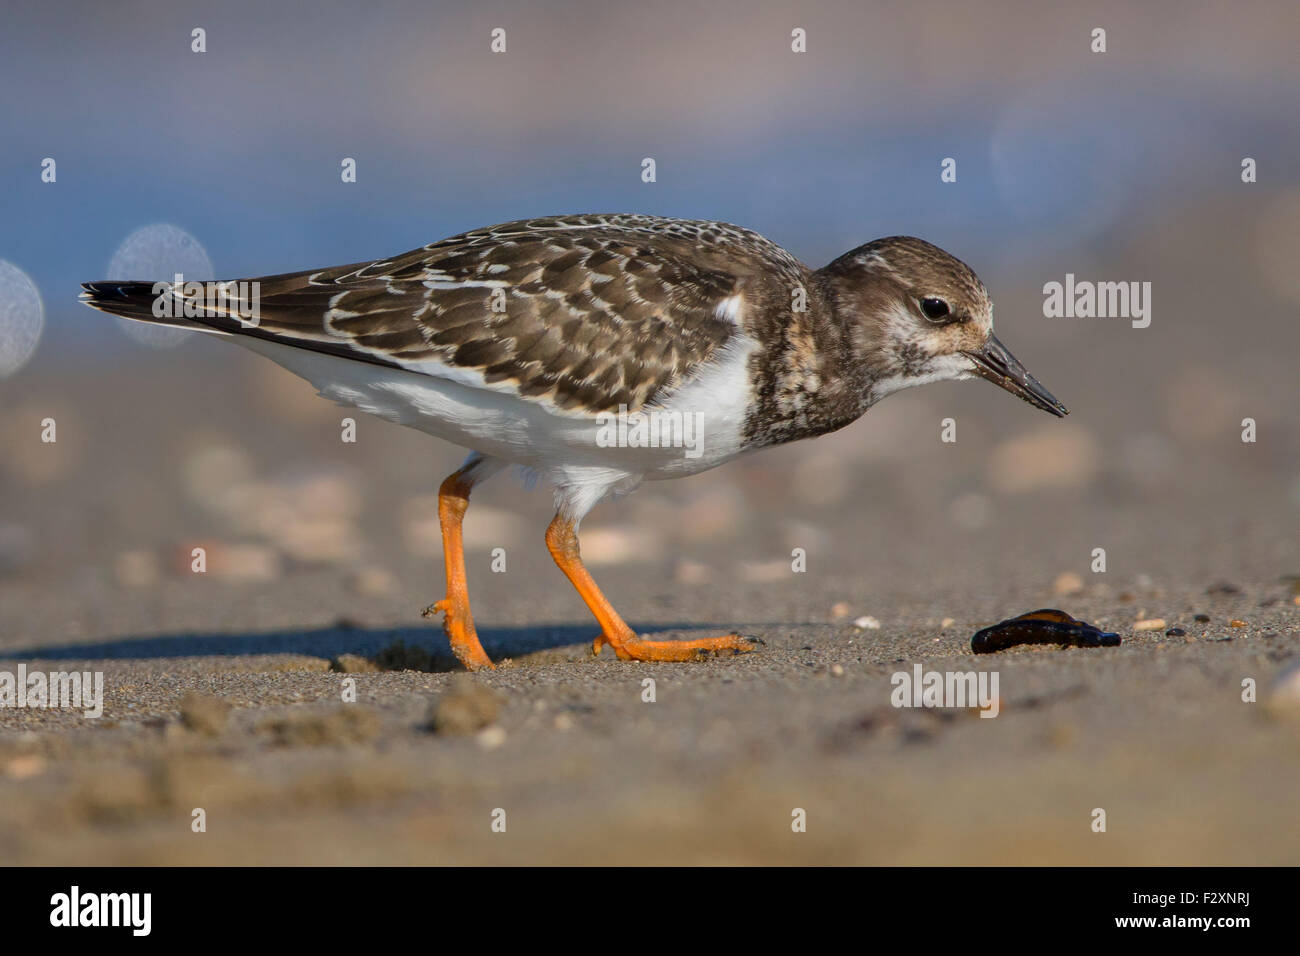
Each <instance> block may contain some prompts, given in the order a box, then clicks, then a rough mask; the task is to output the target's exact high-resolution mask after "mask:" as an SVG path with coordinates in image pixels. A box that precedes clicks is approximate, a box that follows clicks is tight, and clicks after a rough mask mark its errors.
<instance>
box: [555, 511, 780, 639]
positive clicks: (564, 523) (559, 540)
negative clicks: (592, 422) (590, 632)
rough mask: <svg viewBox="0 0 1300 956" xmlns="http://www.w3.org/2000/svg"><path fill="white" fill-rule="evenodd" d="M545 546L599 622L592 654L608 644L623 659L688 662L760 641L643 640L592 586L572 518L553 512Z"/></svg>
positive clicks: (727, 637)
mask: <svg viewBox="0 0 1300 956" xmlns="http://www.w3.org/2000/svg"><path fill="white" fill-rule="evenodd" d="M546 547H547V550H549V551H550V552H551V557H552V558H553V559H554V560H555V563H556V564H557V565H558V566H559V568H560V570H561V571H563V572H564V576H565V577H567V578H568V579H569V583H570V584H572V585H573V586H574V587H575V588H576V589H577V591H578V594H579V595H580V596H581V597H582V600H583V602H584V603H585V604H586V605H587V609H588V610H589V611H591V613H592V614H593V615H595V618H596V623H598V624H599V625H600V636H599V637H597V638H596V640H595V641H594V642H593V644H592V651H593V653H596V654H599V653H600V649H601V647H603V646H604V645H605V644H609V645H610V646H611V647H613V648H614V653H615V654H617V655H618V656H619V658H620V659H621V660H625V661H628V660H636V661H690V660H695V659H697V658H701V657H705V656H707V655H709V654H715V653H717V652H718V651H734V652H737V653H739V652H741V651H752V650H754V648H755V646H756V645H757V644H759V643H760V642H759V641H756V640H754V639H752V638H747V637H741V636H740V635H739V634H728V635H726V636H725V637H704V638H699V639H697V640H692V641H644V640H642V639H641V638H639V637H637V636H636V632H635V631H633V630H632V629H631V628H630V627H628V626H627V624H626V623H624V621H623V619H622V618H621V617H619V616H618V612H617V611H615V610H614V607H613V605H611V604H610V603H609V601H608V600H606V598H605V595H603V594H601V593H600V588H598V587H596V582H595V581H593V580H592V577H591V575H590V574H589V573H588V572H587V569H586V567H585V566H584V565H583V563H582V557H581V556H580V555H579V553H578V535H577V532H576V531H575V530H574V527H573V522H572V521H570V520H569V519H568V518H565V517H563V516H562V515H560V514H557V515H556V516H555V519H554V520H553V521H552V522H551V524H550V527H548V528H547V529H546Z"/></svg>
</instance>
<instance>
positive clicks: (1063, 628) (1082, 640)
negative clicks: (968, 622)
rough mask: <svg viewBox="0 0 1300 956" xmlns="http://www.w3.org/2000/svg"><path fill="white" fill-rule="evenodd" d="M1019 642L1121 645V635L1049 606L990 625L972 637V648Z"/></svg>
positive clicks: (983, 651) (984, 651) (989, 650)
mask: <svg viewBox="0 0 1300 956" xmlns="http://www.w3.org/2000/svg"><path fill="white" fill-rule="evenodd" d="M1017 644H1060V645H1061V646H1062V647H1118V646H1119V635H1118V634H1111V633H1109V632H1106V631H1102V630H1099V629H1097V628H1095V627H1093V626H1092V625H1091V624H1087V623H1085V622H1083V621H1076V620H1075V619H1074V618H1072V617H1070V615H1068V614H1066V613H1065V612H1064V611H1058V610H1056V608H1051V607H1045V608H1040V609H1039V610H1037V611H1030V612H1029V613H1028V614H1021V615H1020V616H1019V617H1013V618H1009V619H1008V620H1005V621H1002V622H1000V623H998V624H994V625H993V626H992V627H986V628H984V630H982V631H980V632H979V633H978V634H976V635H975V636H974V637H972V638H971V639H970V649H971V650H972V651H974V652H975V653H976V654H992V653H993V652H994V651H1005V650H1006V649H1007V648H1008V647H1015V646H1016V645H1017Z"/></svg>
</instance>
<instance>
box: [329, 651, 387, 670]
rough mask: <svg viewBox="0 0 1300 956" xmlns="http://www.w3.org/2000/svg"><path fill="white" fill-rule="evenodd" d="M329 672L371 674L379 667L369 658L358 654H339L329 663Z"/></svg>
mask: <svg viewBox="0 0 1300 956" xmlns="http://www.w3.org/2000/svg"><path fill="white" fill-rule="evenodd" d="M330 670H332V671H339V672H341V673H344V674H373V673H375V672H376V671H378V670H379V667H378V665H376V664H375V662H374V661H372V660H371V659H370V658H368V657H362V656H361V655H360V654H340V655H339V656H338V657H336V658H334V660H332V661H330Z"/></svg>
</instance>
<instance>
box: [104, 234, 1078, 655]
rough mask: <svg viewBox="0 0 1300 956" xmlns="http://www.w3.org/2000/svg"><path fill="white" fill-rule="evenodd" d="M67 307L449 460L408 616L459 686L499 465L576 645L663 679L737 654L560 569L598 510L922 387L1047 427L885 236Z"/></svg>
mask: <svg viewBox="0 0 1300 956" xmlns="http://www.w3.org/2000/svg"><path fill="white" fill-rule="evenodd" d="M83 288H84V289H85V293H84V294H83V295H82V298H83V299H84V300H85V301H86V302H87V304H89V305H91V306H94V307H95V308H98V309H102V310H104V311H105V312H110V313H113V314H114V315H119V316H124V317H127V318H131V319H139V320H141V321H144V322H161V323H164V324H168V325H177V326H182V327H185V328H190V329H194V330H197V331H204V332H211V333H216V334H218V335H220V336H222V337H223V338H227V339H229V340H231V341H234V342H238V343H240V344H241V345H245V346H247V347H249V348H251V349H253V350H254V351H257V352H261V353H262V354H263V355H266V356H268V357H269V358H271V359H273V360H274V361H276V362H278V363H279V364H281V365H283V366H284V367H286V368H288V369H289V370H290V371H292V372H295V373H296V374H298V375H301V376H302V377H304V378H306V379H308V380H309V381H310V382H311V383H312V384H313V385H315V386H316V388H317V389H318V390H319V392H320V394H321V395H323V396H324V397H326V398H329V399H332V400H334V401H335V402H337V403H339V404H341V405H348V406H354V407H356V408H359V409H362V410H364V411H367V412H370V413H373V414H375V415H379V416H381V417H383V418H386V419H389V420H390V421H395V422H399V423H401V424H403V425H410V426H412V427H414V428H418V429H420V430H421V431H425V432H428V433H429V434H432V435H436V436H438V437H440V438H444V439H446V440H448V441H451V442H454V443H455V444H457V445H461V446H464V447H466V448H469V449H471V450H472V451H471V453H470V455H469V457H468V459H466V461H465V463H464V464H463V465H462V466H461V468H460V469H459V470H457V471H456V472H455V473H453V474H452V475H450V476H449V477H448V478H447V479H446V480H445V481H443V483H442V485H441V487H440V489H439V497H438V514H439V519H440V521H441V526H442V539H443V555H444V562H445V565H446V577H447V594H446V597H444V598H443V599H442V600H441V601H438V602H437V603H436V604H435V605H433V606H432V607H431V608H430V609H429V612H438V611H440V612H443V613H444V614H445V618H444V622H443V626H444V629H445V630H446V633H447V637H448V638H449V640H450V641H451V647H452V650H453V651H454V652H455V653H456V656H457V657H458V658H459V659H460V660H461V661H462V662H463V663H464V665H465V666H466V667H468V668H470V669H477V668H481V667H491V666H492V662H491V661H490V660H489V659H488V656H487V655H486V654H485V653H484V652H483V648H482V646H481V645H480V644H479V639H478V635H477V634H476V633H475V629H474V620H473V617H472V616H471V613H470V604H469V593H468V588H467V584H466V577H465V559H464V553H463V547H462V539H461V522H462V520H463V518H464V516H465V511H466V508H467V506H468V503H469V495H470V491H471V489H472V488H473V487H474V486H475V485H477V484H478V483H479V482H480V481H483V480H484V479H485V478H487V477H489V476H490V475H492V474H493V473H495V472H497V471H499V470H500V469H501V468H503V467H505V466H506V465H508V464H516V465H521V466H524V467H525V468H527V469H530V470H531V471H532V472H535V473H536V474H537V475H539V476H540V477H541V478H542V479H543V480H544V481H546V482H547V483H548V484H550V485H552V486H553V487H554V488H555V498H556V515H555V518H554V520H552V521H551V524H550V526H549V527H548V528H547V531H546V545H547V548H548V549H549V550H550V553H551V557H552V558H554V560H555V563H556V564H557V565H559V567H560V570H561V571H563V572H564V574H565V575H566V576H567V577H568V579H569V581H570V582H571V583H572V584H573V586H574V587H575V588H576V589H577V591H578V593H579V595H581V597H582V599H583V601H584V602H586V605H587V607H588V608H589V609H590V611H591V613H592V614H593V615H594V616H595V618H596V621H597V623H598V624H599V625H600V630H601V633H600V636H599V637H597V638H596V640H595V643H594V650H595V651H596V652H597V653H599V651H600V649H601V647H602V645H604V644H606V643H608V644H610V645H611V646H612V647H613V648H614V651H615V653H616V654H617V655H618V656H619V657H620V658H623V659H635V660H654V661H681V660H688V659H691V658H693V657H696V656H698V655H701V654H705V653H709V652H716V651H724V650H731V651H745V650H750V649H752V648H753V646H754V643H755V642H754V641H753V640H752V639H749V638H744V637H741V636H740V635H737V634H728V635H726V636H724V637H709V638H702V639H697V640H686V641H648V640H643V639H642V638H640V637H638V636H637V635H636V633H634V632H633V631H632V629H631V628H629V627H628V626H627V624H626V623H624V621H623V619H622V618H621V617H620V616H619V615H618V613H617V612H616V611H615V610H614V608H613V606H612V605H611V604H610V603H609V601H608V600H606V598H605V596H604V595H603V594H602V593H601V591H600V590H599V589H598V588H597V587H596V583H595V582H594V581H593V580H592V578H591V575H590V574H588V572H587V569H586V568H585V567H584V566H583V564H582V560H581V558H580V557H579V551H578V525H579V523H580V522H581V520H582V518H583V516H584V515H585V514H587V512H588V511H589V510H590V509H591V508H592V506H593V505H595V504H596V502H597V501H599V500H600V499H601V498H603V497H605V496H606V495H607V494H609V493H611V492H623V491H628V490H630V489H631V488H633V487H635V486H636V485H637V484H638V483H640V482H641V481H642V480H643V479H662V478H676V477H680V476H683V475H691V474H696V473H698V472H701V471H705V470H707V469H709V468H714V467H716V466H718V465H720V464H722V463H723V462H726V461H730V460H731V459H732V458H735V457H736V456H737V455H740V454H743V453H745V452H750V451H756V450H758V449H760V448H765V447H767V446H769V445H778V444H782V443H784V442H790V441H795V440H796V439H800V438H810V437H813V436H815V435H821V434H824V433H826V432H830V431H834V430H835V429H838V428H842V427H844V426H845V425H848V424H849V423H850V422H852V421H854V420H855V419H857V418H858V417H859V416H860V415H862V413H863V412H865V411H866V410H867V409H868V408H870V407H871V406H872V405H873V404H875V403H876V402H878V401H879V400H880V399H881V398H883V397H884V396H886V395H888V394H890V393H891V392H896V391H898V390H899V389H902V388H905V387H907V386H909V385H920V384H922V383H925V382H935V381H941V380H944V379H960V378H969V377H970V376H972V375H979V376H981V377H983V378H986V379H988V380H989V381H991V382H994V383H996V384H997V385H999V386H1001V387H1002V388H1005V389H1006V390H1007V391H1009V392H1011V393H1012V394H1014V395H1018V396H1019V397H1020V398H1022V399H1024V400H1025V401H1027V402H1028V403H1029V404H1031V405H1033V406H1035V407H1036V408H1041V409H1043V410H1044V411H1048V412H1051V413H1052V414H1053V415H1057V416H1061V415H1065V414H1066V409H1065V407H1064V406H1063V405H1062V404H1061V403H1060V402H1058V401H1057V400H1056V399H1055V398H1053V397H1052V395H1051V394H1050V393H1049V392H1048V391H1047V390H1046V389H1045V388H1043V386H1042V385H1040V384H1039V383H1038V382H1037V381H1036V380H1035V379H1034V377H1033V376H1032V375H1030V374H1029V373H1028V372H1027V371H1026V370H1025V368H1024V366H1023V365H1021V364H1020V362H1018V361H1017V360H1016V359H1015V358H1014V357H1013V356H1012V355H1011V353H1010V352H1008V351H1007V349H1006V348H1005V347H1004V346H1003V345H1002V343H1001V342H999V341H998V340H997V339H996V338H995V337H994V335H993V304H992V302H991V301H990V300H989V296H988V293H987V292H986V291H985V289H984V286H983V284H982V283H981V282H980V280H979V278H978V277H977V276H976V275H975V273H974V272H972V271H971V269H970V268H969V267H967V266H966V265H965V264H964V263H962V262H960V261H958V260H957V259H955V258H953V257H952V256H950V255H948V254H947V253H946V252H944V251H943V250H942V249H939V248H937V247H936V246H933V245H931V244H930V243H928V242H924V241H923V240H920V239H914V238H910V237H905V236H893V237H890V238H887V239H877V240H876V241H875V242H869V243H867V244H866V245H864V246H859V247H858V248H857V249H854V250H853V251H851V252H847V253H845V254H844V255H842V256H840V257H839V258H838V259H836V260H835V261H834V262H832V263H830V264H829V265H827V266H825V267H823V268H821V269H817V270H812V269H809V268H808V267H807V266H805V265H804V264H803V263H802V262H800V261H799V260H798V259H796V258H795V257H794V256H792V255H790V254H789V253H788V252H786V251H785V250H784V249H782V248H781V247H779V246H777V245H776V244H775V243H772V242H770V241H768V240H767V239H765V238H763V237H762V236H760V235H758V234H757V233H755V232H751V231H750V230H748V229H742V228H740V227H738V226H732V225H728V224H726V223H720V222H703V221H691V220H682V219H663V218H658V217H655V216H643V215H590V216H559V217H555V218H546V219H530V220H526V221H521V222H511V223H505V224H503V225H499V226H492V227H489V228H486V229H476V230H474V231H473V232H467V233H465V234H464V235H460V236H454V237H452V238H450V239H443V240H441V241H440V242H434V243H431V244H430V245H427V246H423V247H421V248H419V249H415V250H413V251H411V252H408V253H405V254H403V255H399V256H393V257H391V258H387V259H380V260H378V261H375V262H365V263H357V264H353V265H346V266H338V267H335V268H331V269H316V270H311V271H308V272H296V273H291V274H287V275H277V276H268V277H265V278H262V279H256V280H242V281H240V282H239V283H231V284H229V285H228V286H226V287H224V289H225V291H226V292H227V293H228V294H227V296H226V297H225V298H222V297H221V296H217V297H212V296H203V289H202V288H200V287H197V286H196V285H195V284H193V283H189V284H184V285H182V284H180V283H152V282H91V283H86V284H85V285H84V287H83ZM231 290H233V292H231ZM200 297H202V301H200ZM254 297H256V299H255V301H254ZM254 305H255V306H256V308H253V306H254ZM633 415H635V416H641V417H640V418H638V419H637V422H638V423H639V424H640V423H644V422H646V421H652V420H653V419H654V416H661V417H662V418H663V419H664V420H666V421H668V422H670V423H672V422H681V421H686V420H690V421H693V422H698V423H700V426H701V427H700V434H699V439H700V441H699V442H698V443H697V444H696V445H695V446H694V447H693V448H692V449H690V450H689V451H688V450H687V449H685V448H684V447H682V443H680V442H676V441H665V442H654V441H631V440H626V434H625V432H615V433H614V434H616V435H619V436H624V440H615V441H610V440H608V438H609V435H610V434H611V430H610V428H609V425H610V421H611V418H610V416H624V417H626V416H633ZM670 437H671V436H670Z"/></svg>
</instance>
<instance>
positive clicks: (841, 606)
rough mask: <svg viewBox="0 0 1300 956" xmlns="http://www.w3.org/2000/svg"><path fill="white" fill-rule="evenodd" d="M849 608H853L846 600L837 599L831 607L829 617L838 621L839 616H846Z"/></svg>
mask: <svg viewBox="0 0 1300 956" xmlns="http://www.w3.org/2000/svg"><path fill="white" fill-rule="evenodd" d="M851 610H853V608H852V607H850V606H849V602H848V601H837V602H836V603H835V604H834V605H833V606H832V607H831V617H833V618H835V620H837V621H838V620H839V619H840V618H844V617H848V616H849V612H850V611H851Z"/></svg>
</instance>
